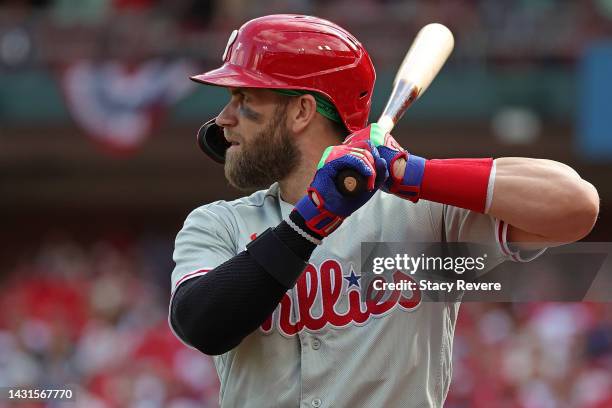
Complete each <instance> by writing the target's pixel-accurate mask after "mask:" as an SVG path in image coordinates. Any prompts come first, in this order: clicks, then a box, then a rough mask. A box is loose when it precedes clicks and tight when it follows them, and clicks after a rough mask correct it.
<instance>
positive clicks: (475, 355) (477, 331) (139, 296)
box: [0, 237, 612, 408]
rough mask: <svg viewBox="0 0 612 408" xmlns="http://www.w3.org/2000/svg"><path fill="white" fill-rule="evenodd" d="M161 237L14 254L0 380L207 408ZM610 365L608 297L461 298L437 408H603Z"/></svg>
mask: <svg viewBox="0 0 612 408" xmlns="http://www.w3.org/2000/svg"><path fill="white" fill-rule="evenodd" d="M161 241H163V240H162V239H160V238H156V239H153V238H147V239H141V240H132V241H130V240H125V239H103V240H98V241H94V242H91V243H89V244H77V243H76V242H75V241H73V240H70V239H66V238H62V239H58V238H57V237H55V238H53V239H50V240H48V242H47V243H46V244H43V245H42V246H41V247H40V248H39V249H34V248H32V249H31V251H30V252H31V253H29V254H28V256H27V258H26V257H24V258H23V260H22V261H19V262H17V263H15V265H14V266H13V267H12V268H11V271H10V273H9V274H8V275H6V276H7V277H6V276H5V280H4V281H3V282H2V285H1V286H0V288H1V289H0V302H1V307H0V386H8V385H11V386H47V387H50V386H52V387H57V388H61V387H62V386H64V385H66V384H72V385H73V389H74V390H75V393H76V395H77V401H78V404H77V406H86V407H92V408H97V407H100V408H102V407H123V406H130V407H143V408H144V407H146V408H154V407H170V408H191V407H194V408H195V407H202V406H204V407H207V406H216V405H217V398H218V386H219V385H218V379H217V376H216V373H215V371H214V367H213V364H212V361H211V360H210V359H209V358H208V357H206V356H204V355H202V354H199V353H198V352H196V351H193V350H191V349H188V348H187V347H185V346H183V345H182V344H181V343H180V342H179V341H178V340H176V339H175V338H174V336H173V335H172V334H171V332H170V330H169V328H168V326H167V307H168V286H169V273H170V268H171V264H170V263H169V261H168V259H169V257H170V250H171V242H170V241H169V240H168V241H166V242H161ZM164 257H167V258H166V260H165V261H164V260H163V259H164ZM611 373H612V305H610V304H603V303H600V304H594V303H593V304H587V303H540V304H514V305H512V304H501V303H497V304H491V303H466V304H464V305H462V310H461V313H460V318H459V323H458V326H457V332H456V336H455V348H454V376H453V383H452V386H451V391H450V395H449V397H448V400H447V404H446V406H447V407H449V408H464V407H465V408H467V407H474V408H480V407H524V408H532V407H533V408H535V407H537V408H548V407H551V408H553V407H555V408H556V407H582V408H604V407H610V406H612V374H611ZM3 403H5V402H1V401H0V407H1V406H2V404H3ZM20 406H24V407H27V406H28V405H20ZM31 406H42V405H31Z"/></svg>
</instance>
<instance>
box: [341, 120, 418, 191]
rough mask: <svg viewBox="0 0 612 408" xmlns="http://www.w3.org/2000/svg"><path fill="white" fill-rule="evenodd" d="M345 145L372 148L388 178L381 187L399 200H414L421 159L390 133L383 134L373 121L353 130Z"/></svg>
mask: <svg viewBox="0 0 612 408" xmlns="http://www.w3.org/2000/svg"><path fill="white" fill-rule="evenodd" d="M344 144H345V145H347V146H352V147H357V148H362V149H364V148H367V147H368V146H372V147H374V150H376V151H377V152H378V154H379V155H380V157H382V158H383V159H385V162H386V163H387V171H388V173H389V177H388V178H387V180H386V181H385V183H384V184H383V185H382V186H381V190H383V191H385V192H387V193H391V194H395V195H396V196H398V197H401V198H403V199H407V200H411V201H414V202H416V201H418V196H419V190H420V186H421V181H422V180H423V170H424V169H425V159H423V158H422V157H419V156H415V155H413V154H410V153H408V152H407V151H406V150H405V149H404V148H403V147H402V146H400V144H399V143H397V141H396V140H395V139H394V138H393V136H391V134H390V133H385V132H384V131H383V130H382V128H381V127H380V126H378V124H377V123H372V124H370V125H369V126H368V127H366V128H365V129H362V130H360V131H358V132H355V133H353V134H352V135H350V136H349V137H347V139H346V140H345V141H344Z"/></svg>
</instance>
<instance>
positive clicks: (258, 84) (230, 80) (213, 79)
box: [190, 63, 306, 89]
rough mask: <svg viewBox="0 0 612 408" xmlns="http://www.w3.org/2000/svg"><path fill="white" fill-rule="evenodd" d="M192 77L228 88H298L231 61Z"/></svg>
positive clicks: (195, 79)
mask: <svg viewBox="0 0 612 408" xmlns="http://www.w3.org/2000/svg"><path fill="white" fill-rule="evenodd" d="M190 79H191V80H193V81H195V82H199V83H201V84H206V85H214V86H222V87H227V88H272V89H283V88H291V89H296V87H295V86H291V85H289V84H288V83H287V82H284V81H280V80H278V79H276V78H273V77H271V76H269V75H266V74H262V73H259V72H255V71H251V70H249V69H246V68H244V67H241V66H238V65H234V64H229V63H225V64H223V65H222V66H221V67H220V68H217V69H213V70H212V71H208V72H205V73H203V74H199V75H194V76H192V77H190ZM304 89H306V88H304Z"/></svg>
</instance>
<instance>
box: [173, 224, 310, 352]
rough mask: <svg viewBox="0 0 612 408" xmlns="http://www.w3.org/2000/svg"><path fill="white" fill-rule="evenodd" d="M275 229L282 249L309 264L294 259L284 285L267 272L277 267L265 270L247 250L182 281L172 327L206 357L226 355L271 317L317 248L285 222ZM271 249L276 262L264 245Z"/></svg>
mask: <svg viewBox="0 0 612 408" xmlns="http://www.w3.org/2000/svg"><path fill="white" fill-rule="evenodd" d="M273 231H274V240H277V241H278V244H279V245H284V246H285V249H286V250H290V251H291V252H292V254H293V255H294V256H295V257H298V258H299V259H301V260H303V261H304V263H303V264H302V265H301V267H300V266H299V263H298V262H295V260H294V261H293V262H288V263H287V265H290V266H291V267H292V268H293V270H287V269H285V270H284V271H282V272H283V273H284V274H286V276H283V277H282V279H281V281H284V283H281V282H280V281H279V271H267V270H266V269H265V267H268V268H274V267H275V265H264V266H262V265H261V259H260V258H257V259H259V260H260V262H258V260H257V259H256V257H254V256H253V255H252V254H250V253H249V252H248V251H243V252H241V253H240V254H238V255H236V256H235V257H233V258H231V259H230V260H228V261H226V262H224V263H223V264H221V265H219V266H218V267H216V268H215V269H213V270H211V271H210V272H208V273H206V274H205V275H202V276H198V277H196V278H192V279H190V280H188V281H186V282H184V283H182V284H181V285H180V286H179V287H178V289H177V290H176V293H175V294H174V296H173V300H172V305H171V311H170V319H171V323H172V327H173V328H174V330H175V331H176V332H177V334H178V335H179V336H180V337H181V338H182V339H184V340H185V341H186V342H188V343H189V344H191V345H192V346H194V347H195V348H197V349H198V350H200V351H202V352H203V353H205V354H210V355H217V354H222V353H225V352H226V351H228V350H231V349H232V348H234V347H236V346H237V345H238V344H240V342H241V341H242V339H243V338H244V337H246V336H247V335H248V334H250V333H251V332H253V331H254V330H255V329H257V327H259V326H260V325H261V324H262V323H263V322H264V321H265V319H266V318H268V316H270V314H272V312H273V311H274V309H275V308H276V306H277V305H278V303H279V302H280V300H281V299H282V297H283V295H284V293H285V292H286V291H287V289H288V288H290V287H292V286H293V284H294V283H295V281H296V280H297V278H298V277H299V275H300V274H301V273H302V272H303V269H304V267H305V265H306V264H305V262H306V261H308V259H309V258H310V255H311V254H312V251H313V250H314V248H315V247H316V246H315V245H314V244H312V243H311V242H309V241H308V240H306V239H305V238H303V237H302V236H300V235H299V234H298V233H297V232H296V231H295V230H293V228H291V227H290V226H289V225H288V224H287V223H286V222H284V221H283V222H281V223H280V224H279V225H278V226H277V227H276V228H274V230H273ZM262 235H263V234H262ZM258 239H259V238H258ZM271 242H274V241H271ZM262 248H263V249H262ZM266 250H268V251H269V252H270V253H269V256H270V258H271V259H273V258H277V257H278V254H279V251H278V250H276V251H275V248H274V247H271V246H270V247H269V248H266V246H265V245H260V249H259V252H260V255H261V254H262V253H264V254H265V251H266ZM262 251H264V252H262ZM287 276H288V277H290V278H287Z"/></svg>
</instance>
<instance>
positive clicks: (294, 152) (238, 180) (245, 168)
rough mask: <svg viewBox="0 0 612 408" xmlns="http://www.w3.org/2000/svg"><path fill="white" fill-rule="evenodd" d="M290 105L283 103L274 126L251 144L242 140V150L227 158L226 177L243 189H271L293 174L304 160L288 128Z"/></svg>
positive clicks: (275, 112) (256, 135) (256, 136)
mask: <svg viewBox="0 0 612 408" xmlns="http://www.w3.org/2000/svg"><path fill="white" fill-rule="evenodd" d="M286 113H287V105H286V104H282V103H281V104H279V106H278V107H277V108H276V110H275V111H274V115H273V117H272V119H271V120H270V123H269V124H268V126H266V128H265V129H264V130H262V131H261V132H259V133H257V134H255V135H254V136H253V137H252V138H250V139H249V140H248V141H245V140H244V138H242V140H241V143H240V147H239V149H240V150H234V149H235V148H234V149H230V150H233V151H228V152H227V154H226V156H225V177H226V178H227V180H228V181H229V183H230V184H231V185H232V186H233V187H235V188H238V189H240V190H244V191H253V190H260V189H263V188H268V187H269V186H270V185H271V184H272V183H274V182H275V181H279V180H281V179H283V178H284V177H286V176H287V175H288V174H290V173H292V172H293V170H295V168H296V167H297V165H298V163H299V159H300V151H299V149H298V147H297V145H296V143H295V141H294V139H293V138H292V137H291V131H290V130H289V129H288V128H287V125H286V121H285V119H286Z"/></svg>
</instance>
